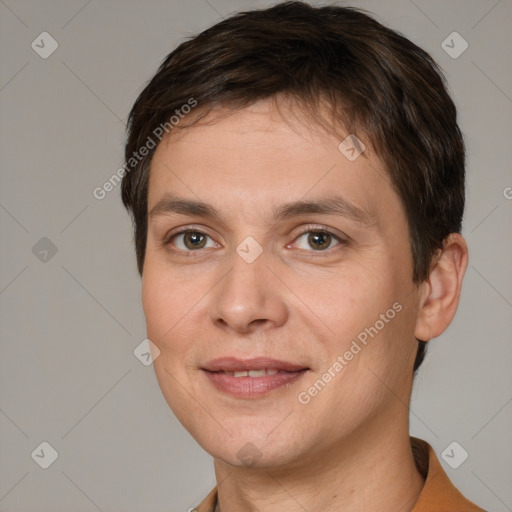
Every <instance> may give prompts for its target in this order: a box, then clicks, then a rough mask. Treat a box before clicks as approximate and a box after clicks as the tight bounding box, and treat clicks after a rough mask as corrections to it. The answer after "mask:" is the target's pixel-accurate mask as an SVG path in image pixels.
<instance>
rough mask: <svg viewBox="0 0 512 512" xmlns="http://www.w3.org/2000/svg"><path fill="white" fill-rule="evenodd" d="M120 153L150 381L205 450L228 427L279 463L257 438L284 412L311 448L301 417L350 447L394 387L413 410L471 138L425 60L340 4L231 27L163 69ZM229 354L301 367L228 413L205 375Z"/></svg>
mask: <svg viewBox="0 0 512 512" xmlns="http://www.w3.org/2000/svg"><path fill="white" fill-rule="evenodd" d="M125 158H126V167H125V168H126V174H125V176H124V178H123V183H122V199H123V202H124V205H125V206H126V207H127V209H128V210H129V211H130V213H131V214H132V218H133V221H134V230H135V245H136V254H137V263H138V269H139V272H140V274H141V276H142V282H143V306H144V311H145V315H146V321H147V326H148V337H149V339H151V340H152V342H153V343H155V345H156V346H157V347H158V348H159V349H160V351H161V352H160V356H159V358H158V359H157V360H155V363H154V364H155V371H156V372H157V376H158V379H159V383H160V386H161V388H162V390H163V392H164V395H165V397H166V399H167V401H168V403H169V405H170V406H171V408H172V409H173V410H174V412H175V413H176V415H177V416H178V418H179V419H180V421H181V422H182V423H183V424H184V425H185V426H186V428H187V429H188V430H189V431H190V432H191V433H192V435H194V437H196V439H197V440H198V442H200V444H202V445H203V446H204V447H205V448H206V449H207V450H208V451H210V453H215V449H216V448H215V446H214V445H216V446H217V447H219V446H220V448H219V450H220V452H221V451H222V443H220V444H216V443H217V442H216V441H215V439H218V434H219V432H217V430H218V431H220V432H221V435H223V436H224V439H225V441H226V443H228V444H229V441H228V440H229V439H232V438H233V435H235V434H233V432H241V434H236V436H238V435H240V436H241V438H240V439H239V443H242V444H243V442H242V441H243V440H247V439H254V440H256V439H257V438H258V442H259V445H260V446H262V445H263V444H265V445H266V446H267V452H266V453H268V454H269V457H272V455H271V454H272V453H273V452H272V450H271V449H270V446H275V447H279V450H280V451H279V453H280V454H284V455H280V457H283V458H282V460H281V461H282V462H283V463H284V461H285V459H286V457H287V455H286V454H288V456H289V457H293V455H292V454H291V452H293V448H291V447H288V449H286V448H285V449H284V446H283V445H284V444H285V443H286V436H283V435H282V436H279V435H278V434H277V433H276V434H275V436H274V440H273V441H272V440H270V439H269V438H268V437H266V436H268V432H270V431H271V430H272V428H271V427H272V425H274V426H275V424H276V423H277V421H276V420H277V419H278V417H279V414H280V413H281V414H282V413H283V410H289V411H290V418H291V419H290V420H288V421H290V422H292V423H293V422H294V421H295V422H296V423H295V427H294V428H295V430H294V431H295V432H296V433H297V436H299V435H301V436H304V435H306V434H305V433H306V432H307V433H308V434H307V435H306V441H305V443H304V444H305V445H306V446H305V447H304V449H306V448H307V445H308V443H310V444H311V445H313V443H314V442H317V443H318V442H320V440H321V439H325V431H323V430H322V429H317V430H316V431H315V432H314V434H310V432H311V425H312V423H311V422H313V419H314V421H315V422H317V421H318V419H319V418H320V420H321V421H323V423H322V424H323V425H324V428H325V429H330V428H332V427H333V425H336V429H337V430H338V432H340V435H342V436H348V435H350V434H351V433H354V432H357V431H358V428H359V429H361V428H362V426H365V425H366V427H368V428H370V425H372V424H373V423H375V422H374V421H373V420H374V419H375V418H378V417H386V416H387V415H390V414H391V412H393V411H394V408H395V407H396V403H394V402H396V397H395V399H394V402H393V398H392V397H390V396H389V389H388V388H391V389H394V390H395V391H396V393H398V395H400V396H402V395H403V398H404V399H406V400H408V399H409V396H410V386H411V383H412V375H413V371H416V370H417V369H418V367H419V365H420V364H421V361H422V359H423V356H424V352H425V346H426V342H427V341H428V340H429V339H431V338H432V337H435V336H438V335H439V334H440V333H441V332H442V331H443V330H444V329H445V328H446V327H447V325H448V324H449V323H450V321H451V319H452V318H453V315H454V313H455V310H456V307H457V303H458V297H459V293H460V286H461V281H462V277H463V274H464V270H465V267H466V264H467V250H466V247H465V243H464V241H463V239H462V237H461V236H460V230H461V221H462V214H463V209H464V143H463V139H462V136H461V133H460V130H459V128H458V125H457V120H456V109H455V106H454V104H453V102H452V100H451V99H450V97H449V94H448V92H447V90H446V86H445V83H444V79H443V75H442V73H441V71H440V70H439V69H438V67H437V66H436V64H435V63H434V61H433V60H432V58H431V57H430V56H429V55H428V54H427V53H426V52H425V51H423V50H422V49H420V48H419V47H417V46H416V45H414V44H413V43H412V42H410V41H409V40H408V39H406V38H405V37H403V36H401V35H400V34H398V33H396V32H394V31H392V30H390V29H388V28H386V27H384V26H383V25H381V24H380V23H378V22H377V21H376V20H374V19H373V18H372V17H370V16H368V15H367V14H365V13H363V12H362V11H360V10H356V9H353V8H346V7H338V6H328V7H312V6H309V5H307V4H304V3H301V2H285V3H282V4H278V5H277V6H275V7H272V8H269V9H265V10H259V11H250V12H246V13H240V14H237V15H235V16H232V17H230V18H228V19H226V20H224V21H222V22H220V23H218V24H216V25H215V26H213V27H211V28H210V29H208V30H206V31H204V32H202V33H201V34H199V35H198V36H197V37H194V38H192V39H191V40H189V41H187V42H184V43H182V44H181V45H180V46H179V47H178V48H177V49H176V50H174V51H173V52H172V53H170V54H169V55H168V56H167V58H166V59H165V60H164V62H163V63H162V65H161V66H160V68H159V69H158V71H157V73H156V75H155V76H154V77H153V79H152V80H151V81H150V82H149V84H148V85H147V86H146V88H145V89H144V90H143V92H142V93H141V94H140V96H139V97H138V99H137V101H136V102H135V104H134V106H133V108H132V111H131V113H130V117H129V133H128V140H127V143H126V151H125ZM340 198H341V199H342V200H341V201H340ZM285 203H286V204H285ZM292 203H293V204H292ZM213 210H214V211H213ZM335 210H336V212H335ZM213 213H214V214H215V215H212V214H213ZM184 227H186V228H187V229H188V234H180V228H181V231H183V230H184ZM305 227H306V228H309V231H307V232H306V231H305V230H304V228H305ZM301 230H302V231H301ZM247 237H250V238H247ZM244 253H245V254H244ZM248 254H251V258H247V257H244V256H245V255H248ZM252 256H254V258H253V257H252ZM348 352H351V353H352V356H350V355H349V354H348ZM343 354H347V357H346V358H343V357H342V359H343V363H342V362H341V360H340V359H339V358H338V356H339V355H343ZM225 355H234V356H236V357H239V358H240V357H243V356H244V355H246V357H254V356H255V355H256V356H271V357H274V358H276V359H284V360H288V361H290V360H291V362H293V363H298V364H300V365H304V368H307V370H306V371H305V372H304V373H303V375H302V376H301V377H300V378H299V379H298V380H296V381H294V383H293V384H291V385H290V386H286V387H285V388H280V389H276V390H274V391H272V392H270V393H269V394H267V395H265V396H262V397H260V398H258V399H256V400H252V399H249V400H240V399H235V398H232V397H228V396H224V395H223V394H222V393H220V392H219V391H218V390H216V389H214V388H212V387H211V384H210V382H209V381H208V378H207V376H205V365H207V363H208V362H209V361H211V359H213V358H216V357H220V356H225ZM346 359H348V360H346ZM336 361H338V363H339V364H340V365H342V368H341V369H340V366H339V365H336V364H335V363H336ZM326 372H327V373H326ZM327 374H329V375H330V376H331V377H330V378H329V377H325V378H324V376H325V375H327ZM319 380H320V381H322V382H323V384H322V383H319ZM326 381H327V382H326ZM315 382H316V383H317V385H316V389H317V391H316V392H315V391H313V390H312V387H315V385H314V383H315ZM383 382H385V383H386V386H383ZM291 389H293V396H294V397H299V398H298V400H297V399H296V400H295V402H294V403H293V404H290V403H289V396H290V394H289V393H291V392H292V391H290V390H291ZM308 389H311V392H308ZM301 392H302V395H300V393H301ZM287 393H288V394H287ZM301 396H302V399H301V398H300V397H301ZM308 397H309V398H308ZM313 398H314V399H313ZM392 403H393V404H394V405H393V406H392ZM204 404H210V405H211V407H212V412H211V414H207V413H206V412H205V409H204V407H203V405H204ZM336 404H341V406H342V409H343V410H344V411H346V412H347V411H348V413H350V414H348V415H347V414H342V413H340V412H339V411H336V412H334V411H333V407H334V406H335V405H336ZM233 405H235V407H233ZM262 411H264V413H262ZM395 412H396V411H395ZM292 413H294V414H292ZM405 413H406V412H405ZM401 414H402V415H403V414H404V411H402V412H401ZM255 415H256V416H257V420H255V418H254V416H255ZM251 417H252V418H251ZM283 417H284V416H283ZM218 418H223V419H224V421H223V422H222V425H220V424H219V420H218ZM299 418H302V419H299ZM304 418H306V419H304ZM308 418H309V419H308ZM248 420H252V422H250V424H249V423H248ZM301 429H305V430H304V431H302V430H301ZM292 430H293V429H292ZM258 432H259V433H261V432H264V433H265V435H263V436H261V435H260V434H258ZM258 436H259V437H258ZM242 438H243V439H242ZM273 443H274V444H273ZM232 444H233V446H238V445H237V443H236V442H233V443H232ZM253 444H256V445H257V444H258V443H253ZM292 444H293V443H292ZM320 444H321V442H320ZM239 447H240V446H239ZM234 449H235V448H233V450H234ZM220 452H219V453H218V454H217V455H219V456H220ZM223 453H224V452H223ZM233 453H235V452H233ZM233 453H232V454H231V455H232V460H233V457H234V456H233ZM276 453H277V452H276ZM287 460H291V459H287ZM269 463H271V462H270V459H269Z"/></svg>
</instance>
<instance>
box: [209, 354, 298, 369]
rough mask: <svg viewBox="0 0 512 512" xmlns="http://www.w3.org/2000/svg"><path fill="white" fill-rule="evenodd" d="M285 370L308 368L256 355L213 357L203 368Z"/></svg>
mask: <svg viewBox="0 0 512 512" xmlns="http://www.w3.org/2000/svg"><path fill="white" fill-rule="evenodd" d="M264 368H265V369H271V370H285V371H287V372H296V371H299V370H306V369H308V368H307V367H306V366H304V365H300V364H293V363H289V362H287V361H279V360H277V359H270V358H268V357H255V358H252V359H237V358H236V357H219V358H217V359H212V360H211V361H209V362H208V363H206V364H205V365H204V366H202V369H203V370H206V371H209V372H220V371H225V372H234V371H236V370H241V371H244V370H246V371H249V370H262V369H264Z"/></svg>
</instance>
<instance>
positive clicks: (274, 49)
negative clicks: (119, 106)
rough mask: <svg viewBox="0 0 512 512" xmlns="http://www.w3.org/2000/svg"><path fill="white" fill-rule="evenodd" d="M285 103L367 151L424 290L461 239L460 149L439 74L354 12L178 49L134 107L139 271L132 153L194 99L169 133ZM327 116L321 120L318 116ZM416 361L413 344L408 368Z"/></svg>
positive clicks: (131, 198) (139, 169)
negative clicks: (403, 219) (215, 112)
mask: <svg viewBox="0 0 512 512" xmlns="http://www.w3.org/2000/svg"><path fill="white" fill-rule="evenodd" d="M283 97H287V98H291V99H292V100H293V101H294V102H296V103H297V104H298V105H299V106H301V107H302V108H303V110H304V111H305V112H307V113H309V114H310V115H311V118H312V119H313V120H314V121H315V122H317V123H318V124H323V125H325V121H327V124H328V125H329V123H330V126H331V127H334V126H335V125H336V124H337V125H339V126H342V127H343V128H344V129H345V130H347V131H348V133H353V134H356V135H357V136H358V138H360V139H362V140H364V141H365V144H366V143H370V144H371V145H372V147H373V148H374V150H375V152H376V153H377V155H378V156H379V157H380V159H381V161H382V162H383V163H384V165H385V168H386V171H387V174H388V175H389V178H390V181H391V185H392V186H393V187H394V189H395V191H396V192H397V194H398V196H399V197H400V199H401V201H402V204H403V206H404V210H405V213H406V215H407V219H408V224H409V232H410V243H411V251H412V256H413V262H414V267H413V276H412V279H413V281H414V282H415V283H420V282H421V281H423V280H425V279H426V278H427V277H428V275H429V273H430V266H431V261H432V257H433V255H434V254H435V253H436V251H438V250H439V249H440V248H441V247H442V244H443V240H444V239H445V238H446V236H448V235H449V234H450V233H454V232H460V230H461V223H462V215H463V211H464V195H465V194H464V179H465V169H464V167H465V148H464V141H463V138H462V134H461V132H460V130H459V127H458V125H457V119H456V118H457V113H456V108H455V105H454V103H453V101H452V100H451V98H450V96H449V94H448V92H447V89H446V86H445V79H444V76H443V74H442V72H441V70H440V69H439V67H438V66H437V64H436V63H435V62H434V61H433V59H432V58H431V57H430V55H429V54H428V53H426V52H425V51H424V50H422V49H421V48H419V47H418V46H416V45H415V44H414V43H412V42H411V41H409V40H408V39H407V38H405V37H404V36H402V35H400V34H399V33H397V32H396V31H393V30H391V29H389V28H387V27H385V26H383V25H382V24H380V23H379V22H378V21H376V20H375V19H374V18H372V17H371V16H369V15H368V14H366V13H365V12H363V11H362V10H361V9H356V8H352V7H340V6H334V5H331V6H325V7H313V6H311V5H308V4H306V3H304V2H297V1H293V2H283V3H280V4H277V5H276V6H274V7H271V8H268V9H262V10H253V11H248V12H241V13H238V14H236V15H234V16H231V17H230V18H227V19H225V20H223V21H221V22H219V23H217V24H216V25H214V26H212V27H211V28H209V29H207V30H205V31H204V32H202V33H200V34H199V35H198V36H196V37H194V38H192V39H191V40H188V41H186V42H184V43H182V44H181V45H179V46H178V47H177V48H176V49H175V50H174V51H173V52H171V53H170V54H169V55H168V56H167V57H166V58H165V60H164V61H163V63H162V64H161V66H160V67H159V69H158V71H157V73H156V74H155V76H154V77H153V78H152V79H151V81H150V82H149V84H148V85H147V86H146V87H145V89H144V90H143V91H142V93H141V94H140V95H139V97H138V98H137V100H136V102H135V104H134V105H133V108H132V110H131V112H130V115H129V120H128V138H127V142H126V147H125V160H126V174H125V175H124V177H123V181H122V186H121V191H122V200H123V203H124V205H125V207H126V208H127V209H128V211H129V212H130V213H131V214H132V218H133V222H134V230H135V246H136V254H137V264H138V270H139V273H140V274H142V270H143V266H144V255H145V248H146V237H147V213H148V212H147V209H148V205H147V196H148V183H149V167H150V163H151V158H152V156H153V154H154V147H153V149H151V150H150V151H146V152H145V153H147V154H146V155H145V156H144V157H140V156H138V158H137V159H135V158H134V154H137V155H138V150H139V148H141V147H142V146H144V145H147V142H148V140H149V139H151V140H153V137H154V136H155V129H156V128H157V127H164V126H166V127H171V128H172V127H173V126H172V125H173V123H169V119H170V118H171V117H172V116H173V115H175V113H176V112H177V111H179V112H181V109H182V107H183V105H187V104H188V105H190V104H191V103H190V101H191V99H193V101H194V102H196V104H197V105H198V107H197V112H196V114H197V113H200V114H201V115H196V114H193V115H190V116H189V119H188V121H186V122H185V123H182V122H181V121H180V124H179V125H176V126H175V128H182V127H186V126H190V125H191V124H193V123H195V122H197V120H198V119H200V118H202V117H203V116H204V115H206V114H208V113H209V112H211V110H212V109H213V108H214V107H219V106H220V107H227V108H228V109H230V110H232V111H234V110H237V109H240V108H244V107H246V106H249V105H251V104H253V103H255V102H256V101H258V100H263V99H273V100H276V98H283ZM326 106H327V111H328V112H329V119H328V120H326V119H325V118H324V117H322V116H321V115H320V114H319V113H320V112H325V110H326ZM180 117H182V116H180ZM160 131H162V130H160ZM160 131H159V132H158V133H160ZM167 131H170V130H168V129H167V128H166V132H167ZM153 145H155V144H153ZM424 351H425V343H422V342H420V343H419V348H418V353H417V357H416V361H415V365H414V370H416V369H417V368H418V367H419V365H420V364H421V361H422V360H423V357H424Z"/></svg>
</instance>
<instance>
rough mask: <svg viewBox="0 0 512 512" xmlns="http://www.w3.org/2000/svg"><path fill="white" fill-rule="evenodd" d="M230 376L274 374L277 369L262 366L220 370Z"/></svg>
mask: <svg viewBox="0 0 512 512" xmlns="http://www.w3.org/2000/svg"><path fill="white" fill-rule="evenodd" d="M222 373H225V374H226V375H230V376H231V377H264V376H265V375H275V374H276V373H278V370H274V369H270V368H268V369H267V368H263V369H261V370H241V371H236V372H222Z"/></svg>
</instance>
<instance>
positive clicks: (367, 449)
mask: <svg viewBox="0 0 512 512" xmlns="http://www.w3.org/2000/svg"><path fill="white" fill-rule="evenodd" d="M392 426H393V429H385V428H382V424H381V425H380V428H373V429H372V428H370V429H369V430H368V431H367V432H366V433H357V434H354V435H352V436H350V438H346V439H343V440H342V441H340V442H338V443H337V444H336V445H331V446H329V448H328V449H326V450H323V451H318V452H316V453H315V454H312V453H311V452H308V453H307V454H304V462H303V463H301V462H300V461H295V463H294V464H293V467H292V466H291V465H290V466H286V467H267V468H258V467H252V468H247V467H238V466H237V467H233V466H232V465H230V464H227V463H225V462H224V461H221V460H219V459H215V474H216V479H217V482H219V484H218V503H219V510H220V511H221V512H238V511H240V510H244V511H247V512H256V511H258V512H273V511H278V510H279V511H282V510H287V511H290V512H293V511H300V512H303V511H304V510H307V511H308V512H320V511H322V512H335V511H336V512H339V511H343V512H362V511H368V510H379V512H396V511H397V510H400V512H410V511H411V510H412V509H413V507H414V504H415V503H416V501H417V499H418V496H419V494H420V492H421V489H422V487H423V484H424V480H423V478H422V476H421V475H420V473H419V472H418V470H417V468H416V464H415V462H414V458H413V455H412V451H411V446H410V441H409V434H408V422H407V421H405V428H403V429H401V431H400V432H398V431H397V426H396V422H395V425H392Z"/></svg>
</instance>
